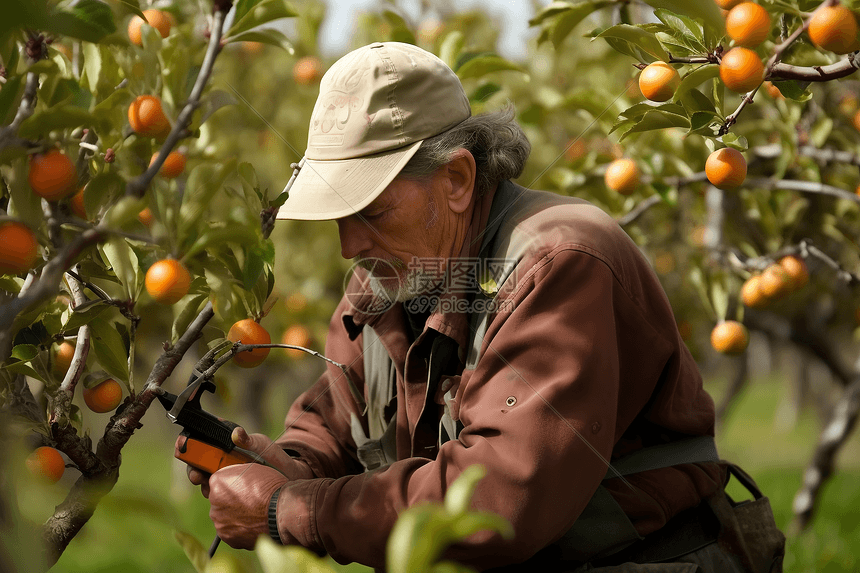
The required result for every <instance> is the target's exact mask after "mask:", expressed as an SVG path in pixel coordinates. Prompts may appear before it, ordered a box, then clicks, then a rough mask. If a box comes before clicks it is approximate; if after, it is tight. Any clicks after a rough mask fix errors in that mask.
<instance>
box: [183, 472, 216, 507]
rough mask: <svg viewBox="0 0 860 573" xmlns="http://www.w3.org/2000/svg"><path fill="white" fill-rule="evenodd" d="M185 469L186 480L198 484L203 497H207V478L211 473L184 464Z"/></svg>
mask: <svg viewBox="0 0 860 573" xmlns="http://www.w3.org/2000/svg"><path fill="white" fill-rule="evenodd" d="M185 469H186V473H187V474H188V481H190V482H191V483H192V484H194V485H199V486H200V493H202V494H203V497H205V498H206V499H209V478H210V477H211V474H208V473H206V472H202V471H200V470H198V469H197V468H193V467H191V466H186V468H185Z"/></svg>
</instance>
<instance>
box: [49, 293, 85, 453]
mask: <svg viewBox="0 0 860 573" xmlns="http://www.w3.org/2000/svg"><path fill="white" fill-rule="evenodd" d="M66 283H67V284H68V286H69V292H70V293H71V295H72V302H71V303H69V306H70V307H71V308H72V309H75V308H77V307H78V306H79V305H82V304H85V303H86V302H87V297H86V296H85V295H84V291H83V286H82V285H81V283H80V281H78V280H77V279H75V278H74V277H72V278H69V279H67V281H66ZM89 352H90V327H89V325H84V326H81V327H80V328H79V329H78V336H77V341H76V343H75V354H74V356H73V357H72V363H71V364H70V365H69V369H68V371H67V372H66V375H65V377H63V382H62V383H61V384H60V388H59V390H58V391H57V393H56V394H55V395H54V396H53V404H52V406H51V417H50V419H49V422H51V423H54V422H56V423H58V424H59V425H60V426H61V427H64V426H65V425H66V424H68V423H69V411H70V410H71V405H72V398H73V397H74V395H75V387H76V386H77V384H78V381H79V380H80V378H81V374H83V371H84V366H85V365H86V362H87V356H88V355H89ZM70 457H71V456H70ZM72 461H74V462H75V463H76V464H77V461H75V460H74V459H73V460H72ZM81 465H84V464H81Z"/></svg>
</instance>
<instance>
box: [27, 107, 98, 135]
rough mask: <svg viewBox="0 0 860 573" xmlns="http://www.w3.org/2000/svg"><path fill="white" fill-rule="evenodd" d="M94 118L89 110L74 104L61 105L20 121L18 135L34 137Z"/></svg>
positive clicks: (68, 127) (87, 122) (89, 121)
mask: <svg viewBox="0 0 860 573" xmlns="http://www.w3.org/2000/svg"><path fill="white" fill-rule="evenodd" d="M93 121H94V118H93V116H92V114H91V113H90V112H88V111H87V110H85V109H82V108H80V107H77V106H74V105H63V106H58V107H52V108H47V109H44V110H42V111H39V112H36V113H34V114H33V115H31V116H30V117H28V118H27V119H25V120H24V121H22V122H21V129H20V130H19V132H18V135H20V136H21V137H24V138H36V137H38V136H40V135H43V134H47V133H48V132H50V131H54V130H56V129H71V128H75V127H85V126H88V125H90V124H91V123H92V122H93Z"/></svg>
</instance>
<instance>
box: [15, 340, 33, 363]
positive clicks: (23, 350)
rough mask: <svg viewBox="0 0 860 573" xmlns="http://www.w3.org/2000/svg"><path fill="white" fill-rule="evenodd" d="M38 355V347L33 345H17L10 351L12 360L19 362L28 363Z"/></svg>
mask: <svg viewBox="0 0 860 573" xmlns="http://www.w3.org/2000/svg"><path fill="white" fill-rule="evenodd" d="M38 355H39V347H38V346H36V345H35V344H19V345H17V346H15V347H14V348H13V349H12V358H16V359H18V360H20V361H21V362H30V361H31V360H33V359H34V358H35V357H37V356H38Z"/></svg>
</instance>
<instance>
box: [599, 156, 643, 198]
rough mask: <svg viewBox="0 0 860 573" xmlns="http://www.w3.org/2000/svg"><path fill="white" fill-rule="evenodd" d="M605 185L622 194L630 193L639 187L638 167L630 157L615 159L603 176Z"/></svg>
mask: <svg viewBox="0 0 860 573" xmlns="http://www.w3.org/2000/svg"><path fill="white" fill-rule="evenodd" d="M603 180H604V181H605V182H606V186H607V187H609V188H610V189H612V190H613V191H616V192H618V193H620V194H622V195H630V194H631V193H633V192H634V191H635V190H636V188H637V187H639V167H637V165H636V163H635V162H634V161H633V160H632V159H628V158H623V159H616V160H615V161H613V162H612V163H610V164H609V167H607V168H606V173H605V175H604V176H603Z"/></svg>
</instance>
